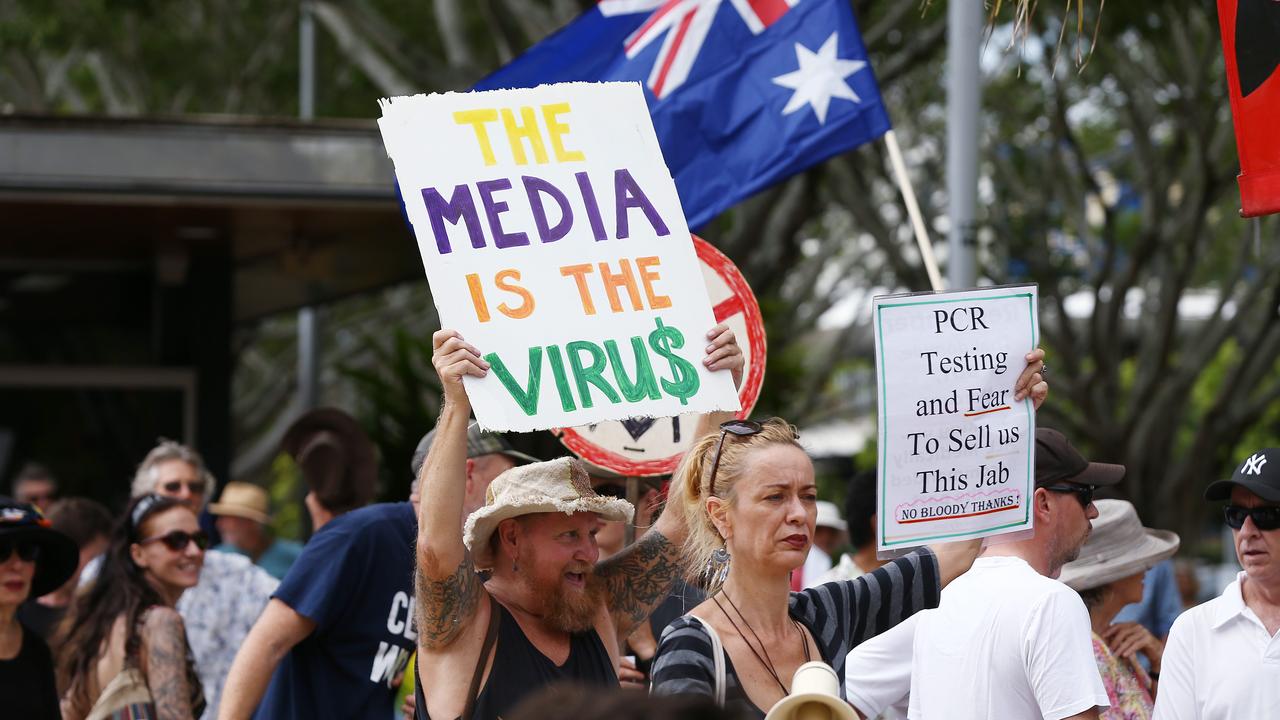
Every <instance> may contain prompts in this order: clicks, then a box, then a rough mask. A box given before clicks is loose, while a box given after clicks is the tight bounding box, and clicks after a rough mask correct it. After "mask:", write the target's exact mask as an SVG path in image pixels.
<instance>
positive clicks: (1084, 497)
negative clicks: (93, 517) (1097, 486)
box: [1044, 485, 1094, 508]
mask: <svg viewBox="0 0 1280 720" xmlns="http://www.w3.org/2000/svg"><path fill="white" fill-rule="evenodd" d="M1044 489H1045V490H1048V491H1050V492H1056V493H1071V494H1072V495H1075V496H1076V500H1079V501H1080V507H1083V508H1088V507H1089V503H1091V502H1093V491H1094V487H1093V486H1092V485H1045V486H1044Z"/></svg>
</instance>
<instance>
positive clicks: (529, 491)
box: [462, 458, 635, 570]
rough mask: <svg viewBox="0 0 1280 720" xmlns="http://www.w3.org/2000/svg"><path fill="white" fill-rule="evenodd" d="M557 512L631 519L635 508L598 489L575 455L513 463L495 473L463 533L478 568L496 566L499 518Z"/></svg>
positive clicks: (500, 519) (468, 519)
mask: <svg viewBox="0 0 1280 720" xmlns="http://www.w3.org/2000/svg"><path fill="white" fill-rule="evenodd" d="M551 512H562V513H564V514H565V515H572V514H573V513H576V512H592V513H596V514H597V515H599V516H600V517H601V519H603V520H624V521H630V520H631V516H632V515H633V514H634V513H635V508H633V507H631V503H629V502H627V501H626V500H619V499H618V498H610V497H602V496H600V495H597V494H596V492H595V491H594V490H592V489H591V479H590V478H589V477H588V476H587V471H586V469H584V468H583V467H582V463H580V462H578V461H577V460H575V459H573V458H557V459H555V460H550V461H547V462H539V463H532V464H529V465H520V466H517V467H513V468H511V469H510V470H507V471H506V472H504V473H502V474H501V475H499V476H498V477H496V478H494V479H493V482H491V483H489V490H488V491H487V492H486V493H485V498H484V507H482V508H480V509H479V510H476V511H475V512H473V513H471V515H470V516H469V517H468V518H467V522H466V525H465V526H463V529H462V539H463V542H464V543H466V546H467V550H469V551H471V557H472V559H473V560H474V561H475V564H476V567H477V568H480V569H482V570H483V569H487V568H492V567H493V553H492V552H490V550H489V537H490V536H491V535H493V531H494V529H496V528H497V527H498V523H500V522H502V521H503V520H506V519H508V518H514V517H519V516H521V515H531V514H533V513H551Z"/></svg>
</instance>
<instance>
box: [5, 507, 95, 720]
mask: <svg viewBox="0 0 1280 720" xmlns="http://www.w3.org/2000/svg"><path fill="white" fill-rule="evenodd" d="M79 559H80V552H79V550H77V549H76V544H75V542H73V541H72V540H71V538H69V537H67V536H66V535H63V534H62V533H60V532H58V531H56V530H54V529H52V528H51V527H49V521H48V520H46V519H45V517H44V515H42V514H41V513H40V511H39V510H37V509H36V508H35V506H34V505H29V504H27V503H19V502H15V501H13V500H11V499H10V498H7V497H0V697H2V698H4V701H3V703H4V714H5V716H6V717H15V718H19V717H20V718H31V719H32V720H44V718H61V717H62V715H61V713H60V712H59V710H58V690H57V687H56V685H55V684H54V674H53V656H52V655H51V654H50V653H49V646H48V645H46V644H45V642H44V640H43V639H42V638H41V637H40V636H39V635H38V634H37V633H35V632H32V631H31V630H28V629H27V628H26V627H24V626H23V625H22V623H20V622H19V621H18V618H17V611H18V606H20V605H21V604H22V603H24V602H26V600H27V598H29V597H40V596H41V595H45V594H47V593H50V592H52V591H54V590H56V589H58V588H59V587H60V586H61V585H62V584H63V583H64V582H66V581H67V579H68V578H70V577H71V575H72V573H74V572H75V571H76V566H77V564H78V561H79Z"/></svg>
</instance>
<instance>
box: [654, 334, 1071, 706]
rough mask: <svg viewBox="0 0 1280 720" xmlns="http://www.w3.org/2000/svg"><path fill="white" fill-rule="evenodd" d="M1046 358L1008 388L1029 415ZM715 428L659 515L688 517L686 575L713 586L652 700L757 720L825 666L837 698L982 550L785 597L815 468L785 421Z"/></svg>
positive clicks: (812, 505) (890, 567)
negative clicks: (882, 638) (866, 656)
mask: <svg viewBox="0 0 1280 720" xmlns="http://www.w3.org/2000/svg"><path fill="white" fill-rule="evenodd" d="M1042 357H1043V356H1042V354H1041V353H1040V351H1036V352H1035V353H1033V354H1032V355H1029V356H1028V361H1029V362H1030V363H1031V364H1030V365H1029V366H1028V367H1027V370H1026V371H1024V372H1023V374H1022V376H1021V377H1020V378H1019V381H1018V384H1017V385H1016V386H1015V392H1016V393H1017V396H1018V399H1019V400H1021V399H1022V398H1023V397H1025V396H1027V395H1028V394H1030V395H1031V397H1032V399H1033V400H1034V402H1035V404H1036V406H1037V407H1038V406H1039V404H1040V403H1041V402H1043V400H1044V397H1045V395H1047V393H1048V385H1046V384H1045V383H1044V382H1043V381H1042V379H1041V377H1040V375H1039V374H1038V370H1039V367H1040V359H1041V358H1042ZM720 428H721V430H720V432H719V433H718V434H712V435H708V436H706V437H703V438H702V439H701V440H699V441H698V442H697V443H696V444H695V445H694V446H693V447H692V448H691V449H690V450H689V453H688V454H687V455H686V457H685V460H684V463H683V465H682V466H681V468H680V470H679V471H678V472H677V475H676V477H675V479H674V480H673V481H672V489H671V498H670V500H669V502H668V510H667V511H668V512H677V513H681V514H683V515H684V517H685V521H686V522H687V524H688V527H689V538H688V540H687V541H686V546H685V547H686V564H687V568H688V569H689V570H690V571H691V573H692V574H703V575H704V576H709V577H710V587H709V593H710V597H709V599H708V600H707V601H705V602H703V603H702V604H701V605H698V606H697V607H696V608H694V609H693V611H692V612H691V613H689V614H688V615H685V616H684V617H681V618H678V619H676V620H675V621H673V622H672V623H671V624H670V625H668V626H667V629H666V630H665V631H664V632H663V633H662V639H661V640H660V642H659V645H658V654H657V657H656V658H655V659H654V665H653V675H652V677H653V685H652V692H653V693H655V694H659V695H670V694H683V693H692V694H699V695H709V696H712V697H715V698H716V699H717V702H718V703H719V704H721V705H723V706H724V707H725V708H726V709H729V710H732V711H734V712H736V713H738V714H740V715H741V716H744V717H764V715H765V709H767V708H770V707H772V706H773V705H774V704H775V703H776V702H777V701H778V700H780V699H782V698H783V697H784V696H785V695H787V693H788V692H789V690H790V687H789V684H790V681H791V678H792V676H793V675H794V673H795V671H796V668H798V667H799V666H800V665H802V664H804V663H805V662H808V661H811V660H821V661H823V662H825V663H827V664H828V665H830V666H831V667H832V668H833V669H834V670H835V671H836V675H837V676H838V678H839V680H840V687H841V693H842V696H843V688H844V664H845V656H846V655H847V654H848V652H849V650H850V649H851V648H853V647H854V646H855V645H857V644H858V643H860V642H862V641H863V640H865V639H867V638H869V637H872V636H874V635H877V634H879V633H881V632H883V631H884V630H886V629H888V628H890V627H892V626H893V625H896V624H897V623H899V622H901V621H902V620H904V619H906V618H907V617H909V616H911V615H912V614H913V613H915V612H917V611H919V610H922V609H924V608H927V607H933V606H936V605H937V603H938V599H939V596H940V593H941V590H942V587H943V586H944V585H946V584H947V583H949V582H950V581H951V580H953V579H954V578H955V577H957V576H958V575H960V574H961V573H963V572H964V571H965V570H967V569H968V568H969V566H970V565H972V564H973V560H974V558H976V557H977V554H978V550H979V548H980V545H981V543H980V541H976V540H975V541H970V542H963V543H948V544H946V545H941V546H937V547H933V548H924V549H920V550H917V551H915V552H913V553H911V554H909V555H907V556H905V557H902V558H898V559H897V560H894V561H892V562H890V563H888V564H887V565H885V566H883V567H881V568H879V569H877V570H874V571H872V572H870V573H868V574H866V575H863V576H861V577H859V578H856V579H854V580H845V581H838V582H831V583H826V584H823V585H819V586H817V587H814V588H809V589H806V590H803V591H800V592H795V593H793V592H790V583H789V577H790V575H791V572H792V571H794V570H796V569H798V568H800V567H802V566H803V565H804V561H805V557H806V556H807V555H808V553H809V548H810V547H811V546H812V543H813V534H814V526H815V523H816V515H817V505H816V503H817V486H816V485H815V483H814V471H813V463H812V461H810V459H809V456H808V455H807V454H806V453H805V451H804V450H803V449H802V448H801V447H800V443H799V442H798V438H797V434H796V431H795V428H794V427H792V426H791V425H790V424H788V423H787V422H785V421H783V420H779V419H776V418H775V419H772V420H769V421H767V422H763V423H757V422H752V421H744V420H735V421H731V422H728V423H725V424H723V425H721V426H720ZM717 644H719V645H721V646H722V647H723V651H722V652H723V655H721V652H720V651H718V650H717V648H716V645H717ZM718 664H720V665H721V667H722V670H723V675H721V673H720V672H718V671H717V665H718ZM721 677H723V681H721V680H720V678H721Z"/></svg>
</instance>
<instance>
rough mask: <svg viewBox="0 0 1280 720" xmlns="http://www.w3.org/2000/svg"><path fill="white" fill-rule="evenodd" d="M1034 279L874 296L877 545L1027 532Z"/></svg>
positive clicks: (1032, 424)
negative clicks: (1017, 388) (1023, 379)
mask: <svg viewBox="0 0 1280 720" xmlns="http://www.w3.org/2000/svg"><path fill="white" fill-rule="evenodd" d="M1036 301H1037V297H1036V286H1034V285H1019V286H1005V287H994V288H984V289H982V290H966V291H960V292H945V293H919V294H911V295H889V296H881V297H877V298H875V302H874V306H873V313H874V320H875V337H876V374H877V380H878V381H879V386H880V387H879V390H880V397H879V401H880V402H879V421H880V427H879V431H880V445H879V483H878V489H879V500H880V502H879V515H878V526H879V538H878V540H879V549H880V550H882V551H892V550H898V549H902V548H908V547H913V546H917V545H923V544H926V543H930V542H939V541H951V540H963V539H968V538H977V537H987V536H992V535H1001V534H1005V533H1013V532H1018V531H1021V530H1029V529H1031V527H1032V523H1031V513H1030V510H1029V505H1028V502H1027V499H1028V498H1029V497H1030V496H1031V494H1032V491H1033V489H1034V484H1035V457H1034V452H1035V411H1034V407H1033V405H1032V402H1031V400H1030V398H1027V399H1024V400H1022V401H1021V402H1015V401H1014V399H1013V396H1014V391H1013V386H1014V384H1015V383H1016V382H1017V380H1018V376H1019V375H1020V374H1021V373H1022V370H1023V368H1025V367H1026V360H1025V359H1024V357H1023V356H1024V355H1026V354H1027V353H1028V352H1030V351H1031V350H1033V349H1035V347H1036V344H1037V342H1038V333H1039V324H1038V321H1037V317H1038V315H1037V306H1036Z"/></svg>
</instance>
